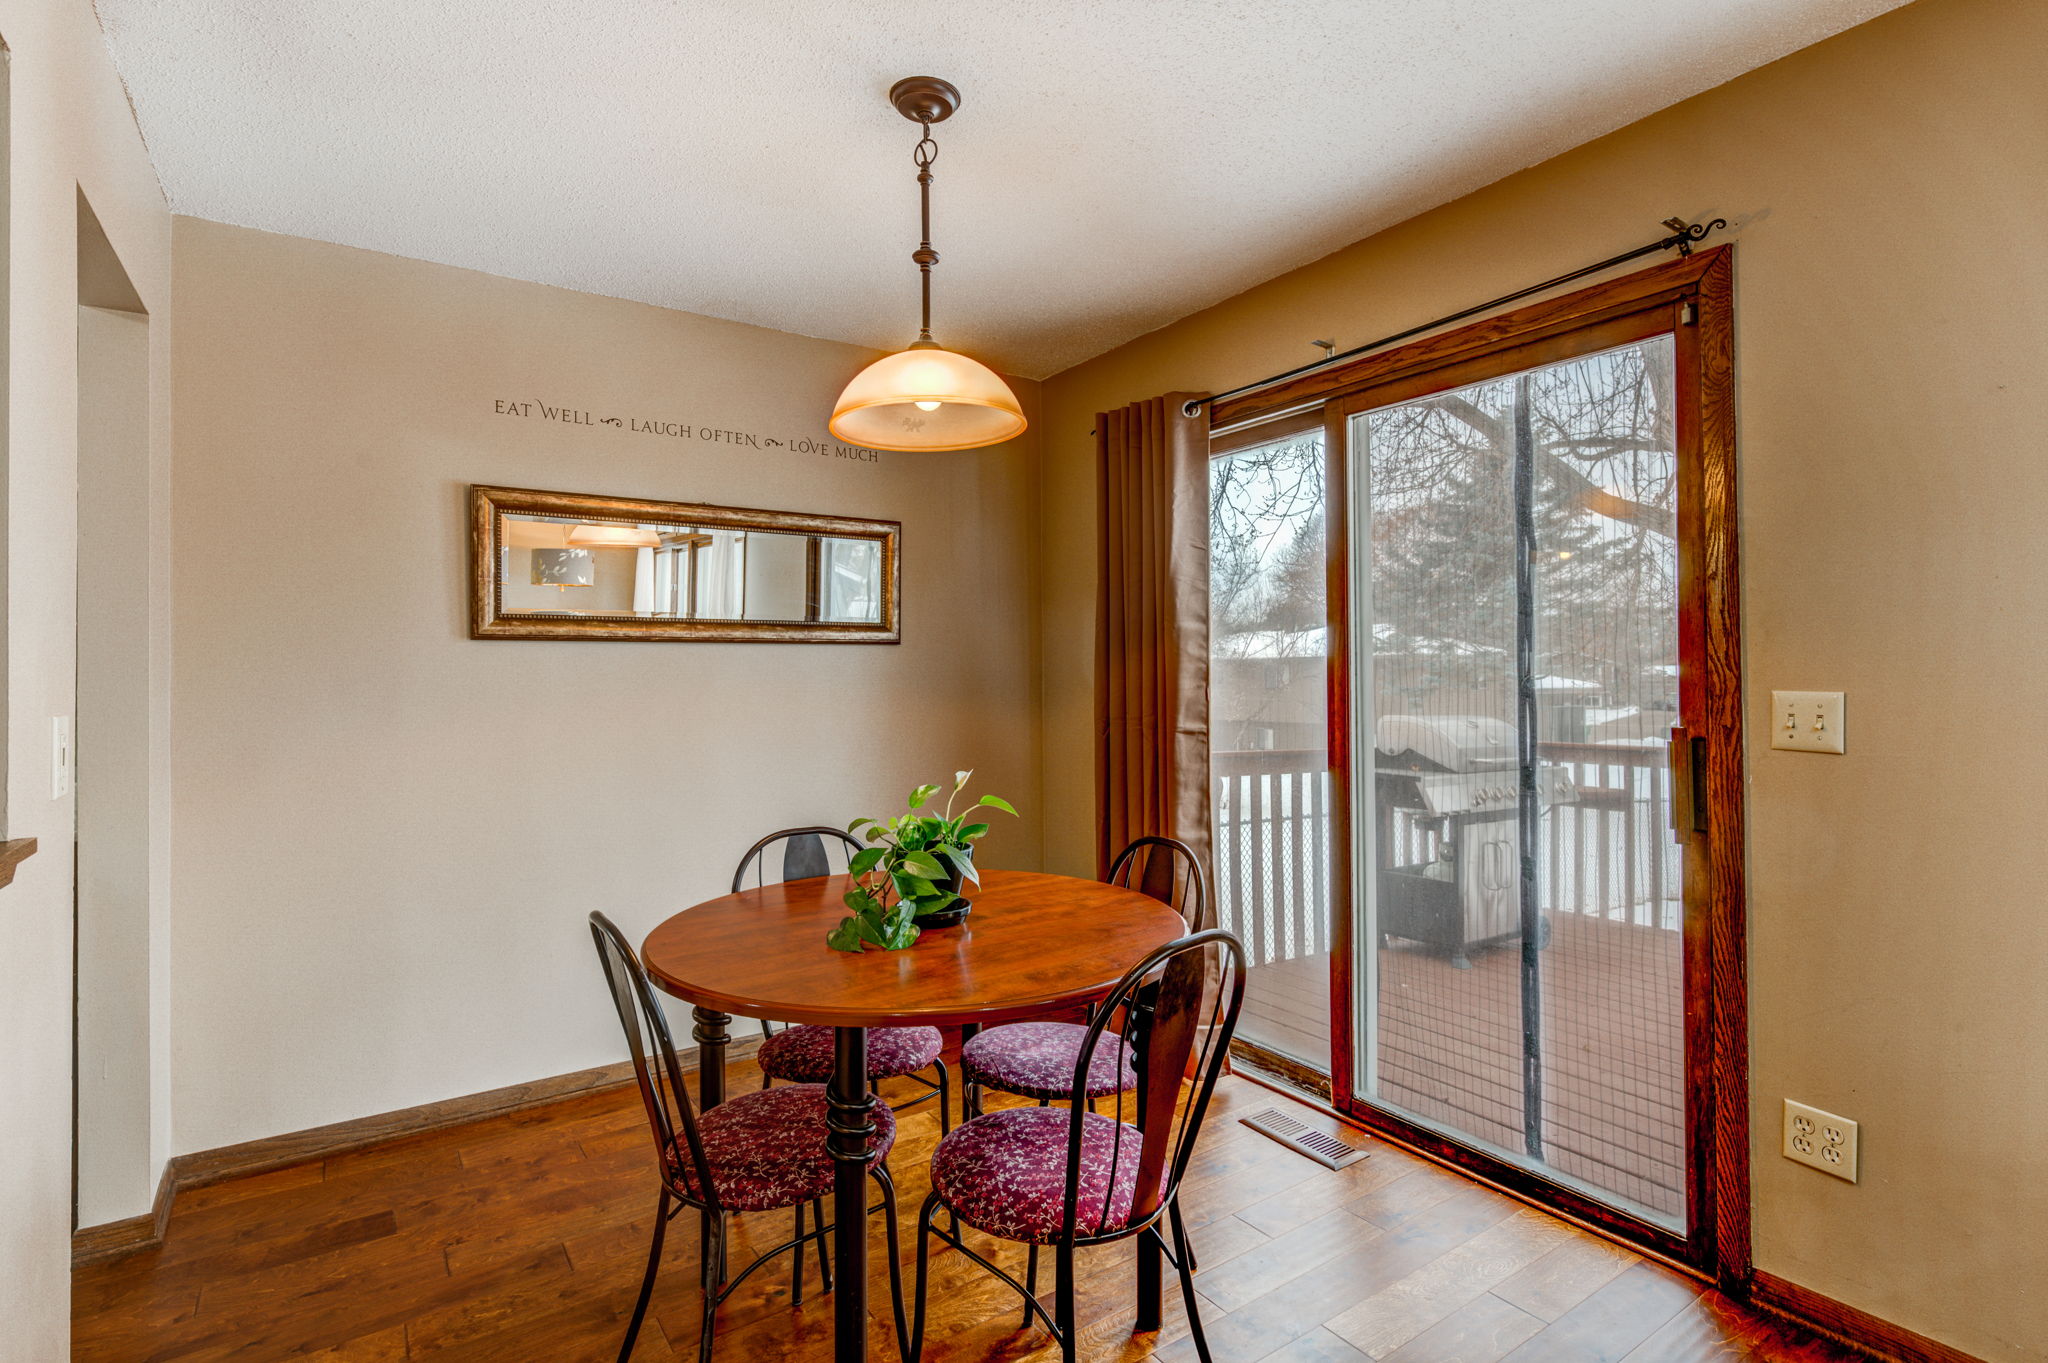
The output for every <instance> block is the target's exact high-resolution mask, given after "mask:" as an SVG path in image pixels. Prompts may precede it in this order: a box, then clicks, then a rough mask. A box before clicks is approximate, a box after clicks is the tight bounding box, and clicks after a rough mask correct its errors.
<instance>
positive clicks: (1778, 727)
mask: <svg viewBox="0 0 2048 1363" xmlns="http://www.w3.org/2000/svg"><path fill="white" fill-rule="evenodd" d="M1771 746H1772V747H1774V748H1787V749H1790V750H1791V751H1793V752H1836V753H1838V752H1841V751H1842V693H1841V692H1840V691H1773V692H1771Z"/></svg>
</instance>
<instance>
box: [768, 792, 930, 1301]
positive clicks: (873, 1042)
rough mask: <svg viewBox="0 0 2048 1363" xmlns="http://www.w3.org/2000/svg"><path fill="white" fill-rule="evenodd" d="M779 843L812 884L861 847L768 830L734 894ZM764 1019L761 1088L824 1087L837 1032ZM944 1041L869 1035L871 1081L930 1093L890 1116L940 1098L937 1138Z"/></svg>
mask: <svg viewBox="0 0 2048 1363" xmlns="http://www.w3.org/2000/svg"><path fill="white" fill-rule="evenodd" d="M777 843H781V844H782V876H781V879H782V880H808V879H810V878H812V877H814V876H828V875H831V874H833V872H834V870H835V869H836V870H840V871H843V870H845V869H846V864H845V862H846V857H850V856H852V854H853V853H855V852H858V851H860V850H861V846H862V844H861V841H860V839H858V838H856V837H854V836H853V835H852V834H851V833H847V832H845V831H844V830H842V829H837V828H827V827H824V826H822V825H819V826H813V827H810V828H785V829H782V830H780V831H778V832H774V833H770V834H769V835H768V836H767V837H765V838H763V839H761V840H760V841H759V842H757V843H755V844H754V845H753V846H752V847H749V848H748V849H747V854H746V855H745V856H743V857H741V858H740V864H739V866H738V867H737V868H736V869H735V870H734V871H733V873H732V892H733V893H734V894H738V893H739V892H740V891H741V890H744V889H746V888H747V873H748V872H749V871H752V872H753V873H754V884H755V886H756V887H759V886H762V885H767V884H770V883H774V882H770V881H769V879H768V877H767V871H766V868H767V864H768V850H769V849H770V848H771V847H773V846H775V844H777ZM833 847H838V848H840V849H841V850H842V851H843V852H844V853H845V856H843V857H841V858H840V864H839V866H838V867H837V868H835V867H834V866H833V865H832V856H831V852H830V850H829V849H831V848H833ZM778 1026H779V1024H777V1023H774V1022H770V1021H768V1020H767V1019H765V1018H764V1019H762V1021H761V1049H760V1051H759V1053H758V1054H757V1055H756V1056H755V1060H756V1061H757V1062H758V1063H759V1065H760V1066H761V1087H762V1088H764V1089H765V1088H767V1087H768V1086H769V1085H770V1084H771V1083H772V1082H774V1081H775V1080H777V1079H780V1080H781V1081H782V1082H783V1083H785V1084H824V1083H829V1082H831V1079H832V1057H833V1049H832V1048H833V1035H832V1033H833V1029H832V1028H830V1027H816V1026H812V1025H809V1024H801V1025H798V1026H794V1027H788V1026H783V1027H780V1030H778ZM944 1046H945V1038H944V1037H942V1036H941V1035H940V1034H939V1029H938V1028H936V1027H873V1028H870V1029H869V1030H868V1082H869V1083H871V1084H872V1083H875V1082H877V1081H879V1080H883V1079H909V1080H911V1081H913V1082H914V1083H918V1084H922V1085H924V1086H925V1088H926V1089H927V1090H929V1092H926V1093H921V1094H919V1095H918V1096H916V1097H915V1098H910V1099H906V1100H905V1101H903V1102H900V1103H897V1104H895V1105H894V1107H893V1109H892V1110H893V1111H896V1112H901V1111H903V1110H904V1109H906V1108H912V1107H916V1106H917V1105H918V1104H919V1103H923V1102H929V1101H930V1100H931V1099H933V1098H937V1099H938V1100H939V1134H940V1135H944V1134H945V1133H946V1132H948V1131H951V1130H952V1129H953V1118H952V1112H951V1106H952V1104H951V1098H950V1094H949V1091H948V1090H949V1085H948V1076H947V1072H946V1062H945V1061H944V1060H943V1059H941V1058H940V1051H941V1050H942V1049H943V1048H944ZM924 1070H932V1071H934V1072H936V1073H937V1075H938V1078H937V1079H935V1080H934V1079H927V1078H925V1076H924V1075H923V1073H922V1072H921V1071H924ZM811 1215H812V1218H813V1220H814V1221H815V1222H816V1223H817V1224H819V1225H823V1224H824V1222H825V1209H824V1208H823V1207H822V1206H816V1207H813V1208H812V1209H811ZM803 1218H804V1209H803V1208H802V1207H798V1208H797V1209H796V1233H797V1235H798V1236H802V1234H803V1229H804V1225H803ZM803 1276H804V1255H803V1248H802V1246H801V1245H799V1246H798V1248H797V1252H796V1257H795V1259H794V1261H793V1262H792V1263H791V1265H790V1300H791V1302H792V1304H794V1305H797V1306H801V1305H803V1300H804V1284H803ZM818 1278H819V1280H820V1281H821V1282H822V1283H823V1284H824V1286H825V1290H826V1291H828V1292H829V1291H831V1290H832V1260H831V1258H830V1256H828V1255H823V1254H821V1255H819V1256H818Z"/></svg>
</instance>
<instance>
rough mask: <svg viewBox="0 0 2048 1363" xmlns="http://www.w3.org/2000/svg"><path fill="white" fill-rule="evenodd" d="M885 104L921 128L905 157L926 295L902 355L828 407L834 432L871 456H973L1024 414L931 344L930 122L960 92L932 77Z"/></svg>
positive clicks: (978, 370) (1020, 425) (980, 371)
mask: <svg viewBox="0 0 2048 1363" xmlns="http://www.w3.org/2000/svg"><path fill="white" fill-rule="evenodd" d="M889 103H891V104H892V105H894V106H895V107H896V112H898V113H900V114H902V115H903V116H904V117H905V118H907V119H909V120H910V121H911V122H913V123H916V124H918V125H919V126H920V127H921V128H922V129H923V130H924V136H923V137H922V138H920V139H919V140H918V143H917V146H916V148H915V149H914V150H913V151H912V152H911V160H912V161H913V162H915V163H916V165H917V186H918V195H919V197H920V199H921V201H922V216H921V221H922V223H923V227H924V239H923V240H922V241H920V242H919V243H918V247H917V250H916V251H914V252H912V253H911V257H910V258H911V259H912V260H914V261H916V262H917V269H918V275H919V280H920V283H921V286H922V289H923V294H924V313H923V325H922V326H921V327H920V328H919V329H918V333H917V339H916V340H915V341H912V342H911V343H910V347H909V349H907V350H900V351H898V352H897V353H896V354H894V355H890V356H887V357H885V358H883V359H879V360H876V361H875V362H874V363H873V364H871V365H869V366H868V367H867V368H866V369H863V370H861V371H860V373H858V374H856V375H854V378H853V382H852V383H849V384H847V385H846V391H845V392H843V393H841V394H840V395H839V402H838V403H837V405H835V406H834V407H833V409H832V422H831V430H832V434H833V435H836V436H838V437H839V438H840V439H841V440H844V441H845V442H846V443H847V444H849V445H860V446H864V447H866V448H868V449H873V450H971V449H974V448H976V447H978V446H981V445H994V444H998V443H1000V442H1002V441H1005V440H1008V439H1011V438H1012V437H1014V436H1017V435H1021V434H1022V433H1023V431H1024V425H1025V422H1024V409H1023V408H1022V407H1020V406H1019V405H1018V404H1017V395H1016V394H1014V393H1012V392H1011V391H1010V387H1009V385H1008V384H1006V383H1004V382H1003V381H1002V379H1001V378H1000V377H998V376H997V374H996V372H995V371H994V370H993V369H990V368H989V367H988V366H987V365H985V364H982V363H980V362H979V361H977V360H970V359H968V358H967V357H966V356H965V355H960V354H956V353H955V352H953V351H950V350H946V349H943V348H941V347H940V345H939V344H938V342H936V341H934V340H932V266H934V265H936V264H938V263H939V253H938V252H937V251H934V250H933V249H932V162H934V161H936V160H937V159H938V156H939V144H938V143H937V142H935V141H933V140H932V124H934V123H943V122H945V121H946V120H947V119H949V118H951V117H952V116H953V111H954V110H956V109H958V108H959V107H960V92H959V91H958V90H956V89H954V88H953V86H952V85H951V84H950V83H948V82H946V81H943V80H940V79H939V78H938V77H936V76H910V77H908V78H906V79H904V80H899V81H897V82H896V84H895V85H894V86H893V87H891V89H890V91H889Z"/></svg>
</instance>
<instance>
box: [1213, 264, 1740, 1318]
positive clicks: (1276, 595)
mask: <svg viewBox="0 0 2048 1363" xmlns="http://www.w3.org/2000/svg"><path fill="white" fill-rule="evenodd" d="M1731 299H1732V257H1731V255H1730V254H1729V253H1728V252H1727V251H1726V250H1725V249H1720V250H1715V251H1710V252H1703V253H1700V254H1698V255H1694V256H1689V257H1681V258H1680V259H1677V260H1673V261H1671V262H1668V263H1666V264H1664V265H1660V266H1657V267H1655V268H1652V269H1649V270H1644V271H1641V272H1639V273H1637V274H1633V275H1626V276H1621V277H1617V278H1614V279H1610V280H1606V281H1603V282H1601V283H1598V284H1594V285H1591V286H1588V287H1587V288H1585V289H1582V290H1580V291H1578V292H1576V293H1572V294H1568V295H1562V296H1557V297H1552V298H1548V299H1545V300H1543V301H1540V302H1537V303H1533V304H1530V305H1529V306H1528V307H1526V308H1523V309H1521V310H1519V311H1516V312H1513V313H1506V314H1502V315H1500V316H1496V317H1490V318H1487V319H1485V320H1483V321H1479V322H1474V323H1472V324H1470V325H1468V326H1465V327H1462V328H1458V329H1454V330H1449V331H1443V332H1439V333H1436V334H1432V335H1429V336H1426V337H1424V338H1422V339H1420V340H1415V341H1411V342H1409V343H1407V344H1405V345H1402V346H1400V347H1399V348H1398V349H1389V350H1386V351H1384V352H1379V353H1371V354H1367V355H1365V356H1364V357H1362V358H1359V359H1357V360H1354V361H1351V362H1349V363H1345V364H1337V365H1332V366H1329V367H1318V368H1316V369H1313V370H1311V371H1308V372H1306V373H1303V374H1299V375H1292V376H1283V379H1282V380H1280V381H1278V382H1276V383H1275V384H1272V385H1265V386H1261V387H1259V388H1255V389H1250V390H1245V391H1244V392H1242V393H1232V394H1225V395H1224V396H1223V397H1220V398H1218V399H1216V400H1215V401H1214V403H1213V404H1212V405H1211V407H1210V412H1211V421H1212V422H1213V423H1214V430H1215V431H1216V434H1215V435H1214V436H1212V440H1211V456H1212V460H1211V478H1210V494H1211V497H1210V531H1211V553H1210V573H1211V607H1212V608H1211V622H1210V624H1211V645H1210V646H1211V659H1210V662H1211V668H1210V709H1211V740H1212V743H1211V749H1212V750H1211V762H1212V771H1211V775H1212V782H1211V787H1212V794H1213V812H1214V816H1215V877H1216V879H1215V886H1214V889H1215V897H1216V902H1217V910H1218V917H1219V919H1220V921H1221V922H1222V924H1223V925H1224V926H1225V927H1228V928H1230V929H1232V930H1234V931H1235V932H1237V933H1238V935H1239V936H1240V937H1241V938H1242V939H1243V940H1244V942H1245V945H1246V949H1247V951H1248V953H1249V955H1250V958H1251V961H1252V966H1251V972H1250V979H1249V981H1248V987H1247V994H1246V1002H1245V1009H1244V1014H1243V1021H1242V1023H1241V1024H1240V1029H1239V1042H1240V1044H1239V1045H1238V1047H1237V1049H1238V1050H1239V1051H1240V1053H1241V1055H1242V1058H1243V1059H1245V1060H1246V1061H1248V1062H1250V1063H1251V1064H1253V1065H1256V1066H1261V1067H1264V1068H1266V1069H1268V1070H1269V1071H1277V1072H1278V1074H1279V1076H1280V1077H1281V1078H1283V1079H1286V1080H1288V1081H1290V1082H1293V1083H1296V1084H1301V1085H1304V1086H1307V1087H1310V1088H1313V1089H1317V1090H1319V1091H1321V1092H1323V1093H1326V1094H1327V1095H1328V1096H1329V1098H1330V1100H1331V1102H1332V1103H1333V1104H1334V1105H1335V1106H1336V1107H1337V1108H1338V1109H1339V1110H1340V1111H1341V1112H1343V1113H1344V1114H1346V1115H1347V1116H1350V1117H1352V1118H1353V1119H1355V1120H1357V1121H1359V1122H1360V1123H1362V1124H1364V1125H1366V1126H1369V1127H1371V1128H1373V1129H1375V1130H1378V1131H1380V1132H1382V1133H1383V1134H1385V1135H1387V1136H1389V1137H1390V1138H1392V1139H1395V1140H1399V1141H1403V1142H1406V1143H1407V1144H1408V1145H1410V1146H1411V1147H1413V1148H1416V1149H1419V1150H1421V1151H1423V1152H1425V1153H1427V1154H1429V1155H1431V1156H1432V1157H1434V1158H1437V1159H1439V1160H1441V1161H1443V1162H1445V1163H1448V1164H1453V1165H1457V1166H1459V1167H1462V1168H1466V1169H1470V1170H1473V1171H1475V1172H1478V1173H1480V1174H1482V1175H1484V1176H1485V1177H1487V1178H1489V1179H1491V1180H1493V1181H1495V1182H1497V1183H1499V1184H1501V1185H1503V1186H1506V1187H1510V1188H1513V1189H1515V1190H1516V1191H1518V1192H1520V1193H1522V1194H1523V1195H1525V1196H1527V1197H1530V1198H1531V1199H1533V1200H1536V1201H1539V1202H1543V1203H1545V1204H1547V1205H1551V1206H1554V1207H1557V1208H1558V1209H1560V1210H1563V1211H1566V1212H1568V1213H1570V1214H1572V1215H1573V1216H1575V1217H1578V1218H1580V1219H1581V1220H1582V1221H1584V1222H1586V1223H1588V1224H1594V1225H1599V1226H1602V1227H1604V1228H1606V1229H1608V1230H1609V1231H1611V1232H1612V1233H1613V1234H1615V1235H1616V1236H1618V1237H1620V1238H1623V1239H1626V1240H1629V1241H1631V1242H1633V1243H1636V1244H1640V1245H1643V1246H1646V1247H1649V1248H1651V1249H1654V1250H1656V1251H1657V1252H1659V1253H1663V1254H1667V1255H1670V1256H1672V1257H1674V1258H1677V1259H1682V1260H1684V1261H1685V1262H1688V1263H1690V1264H1693V1265H1695V1266H1696V1267H1699V1268H1701V1269H1703V1270H1706V1271H1709V1272H1712V1273H1715V1274H1718V1275H1723V1276H1725V1277H1727V1278H1728V1279H1729V1280H1734V1279H1739V1278H1740V1277H1741V1276H1742V1275H1743V1274H1744V1273H1746V1272H1747V1270H1748V1254H1749V1219H1748V1218H1749V1202H1748V1168H1749V1147H1748V1102H1747V1099H1748V1054H1747V1004H1746V997H1745V993H1744V987H1743V969H1742V964H1743V956H1744V945H1743V943H1744V936H1745V927H1744V917H1743V902H1742V842H1743V808H1742V707H1741V658H1740V636H1739V631H1738V628H1737V619H1736V609H1735V605H1736V597H1737V593H1736V566H1737V564H1736V553H1735V530H1736V526H1735V513H1734V508H1735V498H1734V418H1733V323H1732V302H1731Z"/></svg>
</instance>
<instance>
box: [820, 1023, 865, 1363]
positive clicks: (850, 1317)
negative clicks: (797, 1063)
mask: <svg viewBox="0 0 2048 1363" xmlns="http://www.w3.org/2000/svg"><path fill="white" fill-rule="evenodd" d="M826 1103H827V1108H826V1116H825V1127H826V1132H827V1135H826V1137H825V1148H826V1149H827V1150H828V1151H830V1152H831V1154H832V1158H833V1159H834V1160H836V1161H838V1168H837V1170H836V1172H835V1178H834V1182H833V1192H832V1217H833V1226H832V1257H833V1259H834V1261H835V1265H834V1266H835V1267H836V1268H837V1270H838V1271H837V1273H835V1274H834V1276H833V1294H834V1297H835V1300H834V1302H833V1318H834V1319H833V1324H834V1329H833V1334H834V1336H835V1338H836V1348H835V1349H834V1352H833V1357H834V1358H835V1359H836V1360H837V1363H866V1359H867V1356H868V1216H867V1212H868V1206H867V1196H868V1193H867V1180H868V1143H869V1141H870V1140H871V1139H872V1138H873V1137H874V1134H875V1119H874V1105H875V1095H874V1092H873V1091H872V1090H871V1089H869V1087H868V1033H867V1029H866V1028H865V1027H840V1028H837V1029H835V1037H834V1043H833V1063H832V1083H831V1086H830V1087H829V1088H828V1089H827V1090H826Z"/></svg>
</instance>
